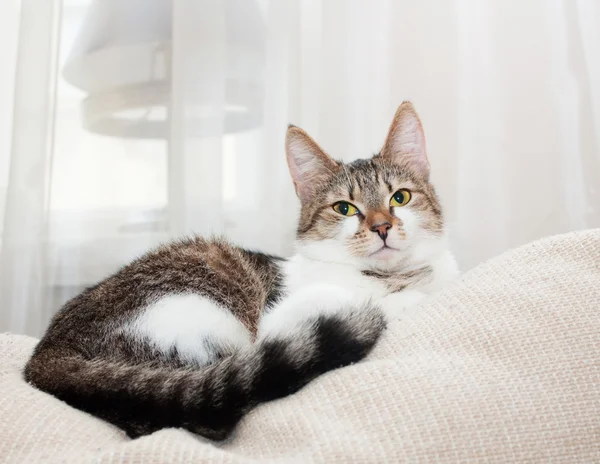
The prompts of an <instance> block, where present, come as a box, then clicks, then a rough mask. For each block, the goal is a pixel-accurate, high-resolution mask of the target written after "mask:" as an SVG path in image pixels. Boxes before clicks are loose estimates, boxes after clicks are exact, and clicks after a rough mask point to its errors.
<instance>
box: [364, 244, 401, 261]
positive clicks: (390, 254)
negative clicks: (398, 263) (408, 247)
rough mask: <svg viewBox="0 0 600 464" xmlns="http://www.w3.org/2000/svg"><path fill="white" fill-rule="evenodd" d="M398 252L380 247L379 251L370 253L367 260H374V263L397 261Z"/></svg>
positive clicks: (386, 247)
mask: <svg viewBox="0 0 600 464" xmlns="http://www.w3.org/2000/svg"><path fill="white" fill-rule="evenodd" d="M399 254H400V251H399V250H396V249H395V248H391V247H388V246H385V247H381V248H380V249H379V250H377V251H375V252H374V253H371V254H370V255H369V259H374V260H376V261H391V260H394V261H395V260H398V258H399Z"/></svg>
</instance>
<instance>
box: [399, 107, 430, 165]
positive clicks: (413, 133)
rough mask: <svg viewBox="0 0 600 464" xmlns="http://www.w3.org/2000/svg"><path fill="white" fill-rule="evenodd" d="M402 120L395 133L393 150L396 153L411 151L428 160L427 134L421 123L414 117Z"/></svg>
mask: <svg viewBox="0 0 600 464" xmlns="http://www.w3.org/2000/svg"><path fill="white" fill-rule="evenodd" d="M406 119H408V120H405V121H402V123H401V124H399V127H397V128H396V131H395V133H394V135H393V138H394V139H395V140H394V143H393V151H394V152H395V153H411V154H414V155H419V156H422V157H424V158H425V160H427V150H426V148H425V134H424V133H423V128H422V127H421V123H420V122H419V121H418V120H417V119H416V118H414V117H410V118H406Z"/></svg>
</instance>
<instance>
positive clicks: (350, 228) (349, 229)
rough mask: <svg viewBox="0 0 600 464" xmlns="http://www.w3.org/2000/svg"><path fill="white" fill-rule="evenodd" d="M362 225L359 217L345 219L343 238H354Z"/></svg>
mask: <svg viewBox="0 0 600 464" xmlns="http://www.w3.org/2000/svg"><path fill="white" fill-rule="evenodd" d="M359 225H360V221H359V220H358V216H356V215H354V216H350V217H349V218H345V219H344V223H343V224H342V233H341V235H342V237H341V238H348V237H352V236H353V235H354V234H356V232H358V227H359Z"/></svg>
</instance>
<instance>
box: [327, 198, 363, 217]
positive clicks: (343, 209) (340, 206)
mask: <svg viewBox="0 0 600 464" xmlns="http://www.w3.org/2000/svg"><path fill="white" fill-rule="evenodd" d="M333 210H334V211H335V212H336V213H339V214H341V215H342V216H354V215H355V214H358V209H357V208H356V206H354V205H353V204H351V203H348V202H347V201H338V202H337V203H336V204H335V205H333Z"/></svg>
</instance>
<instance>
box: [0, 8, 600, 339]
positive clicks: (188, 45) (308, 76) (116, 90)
mask: <svg viewBox="0 0 600 464" xmlns="http://www.w3.org/2000/svg"><path fill="white" fill-rule="evenodd" d="M598 31H600V5H599V4H598V3H597V2H596V1H595V0H551V1H547V0H530V1H527V2H523V1H520V0H452V1H450V0H444V1H442V0H439V1H433V0H432V1H423V2H408V1H394V0H377V1H369V2H365V1H362V0H270V1H269V0H256V1H254V0H226V1H222V2H213V1H203V0H177V1H172V2H171V1H169V0H128V1H127V2H123V1H122V0H62V1H60V0H20V1H19V0H3V2H1V3H0V60H1V62H2V68H1V69H2V70H1V71H0V227H1V232H0V238H1V244H0V330H2V331H12V332H16V333H27V334H31V335H40V334H41V333H42V331H43V330H44V328H45V326H46V324H47V322H48V320H49V318H50V317H51V316H52V314H53V313H54V312H55V311H56V309H57V308H58V307H59V306H60V305H61V304H62V303H63V302H64V301H65V300H66V299H67V298H69V297H71V296H73V295H75V294H76V293H77V292H79V291H81V289H83V288H85V287H86V286H89V285H92V284H94V283H95V282H96V281H98V280H99V279H101V278H102V277H104V276H106V275H108V274H110V273H112V272H113V271H114V270H115V269H116V268H117V267H118V266H119V265H122V264H123V263H125V262H127V261H128V260H130V259H131V258H132V257H134V256H136V255H139V254H140V253H142V252H143V251H144V250H147V249H148V248H150V247H152V246H153V245H155V244H157V243H160V242H161V241H165V240H168V239H169V238H171V237H176V236H180V235H183V234H189V233H194V232H196V233H202V234H210V233H219V234H225V235H227V236H229V237H230V238H231V239H233V240H235V241H237V242H239V243H240V244H242V245H245V246H248V247H254V248H260V249H263V250H265V251H267V252H271V253H280V254H284V255H287V254H289V253H290V252H291V250H292V239H293V236H294V225H295V224H294V223H295V219H296V215H297V212H298V204H297V200H296V199H295V195H294V192H293V188H292V185H291V182H290V181H289V179H288V174H287V168H286V165H285V159H284V153H283V139H284V134H285V129H286V127H287V124H288V123H290V122H293V123H294V124H296V125H300V126H301V127H303V128H304V129H306V130H307V131H308V132H309V133H310V134H311V135H313V136H314V137H315V138H316V139H317V140H318V141H319V142H320V143H321V144H322V146H323V147H324V148H325V149H326V150H327V151H329V152H330V154H332V155H333V156H334V157H337V158H340V159H344V160H352V159H354V158H357V157H368V156H370V155H371V154H372V153H374V152H376V151H378V149H379V148H380V145H381V144H382V142H383V138H384V135H385V132H386V130H387V127H388V124H389V122H390V120H391V117H392V115H393V112H394V110H395V108H396V106H397V105H398V104H399V103H400V102H401V101H402V100H412V101H413V102H414V103H415V105H416V107H417V109H418V110H419V112H420V113H421V116H422V119H423V121H424V125H425V130H426V134H427V141H428V151H429V157H430V161H431V164H432V172H433V178H434V181H435V183H436V185H437V187H438V191H439V194H440V196H441V199H442V202H443V204H444V207H445V211H446V215H447V221H448V224H449V229H450V233H451V238H452V245H453V248H454V250H455V252H456V254H457V256H458V259H459V261H460V263H461V265H462V267H463V268H464V269H468V268H470V267H472V266H474V265H476V264H477V263H479V262H481V261H482V260H485V259H487V258H489V257H492V256H494V255H496V254H498V253H500V252H502V251H504V250H506V249H508V248H510V247H514V246H518V245H520V244H523V243H525V242H528V241H531V240H534V239H536V238H539V237H542V236H545V235H550V234H556V233H561V232H566V231H570V230H576V229H583V228H589V227H600V150H599V148H598V147H599V144H600V120H599V119H598V118H599V116H600V115H599V111H600V45H599V44H600V32H598Z"/></svg>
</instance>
